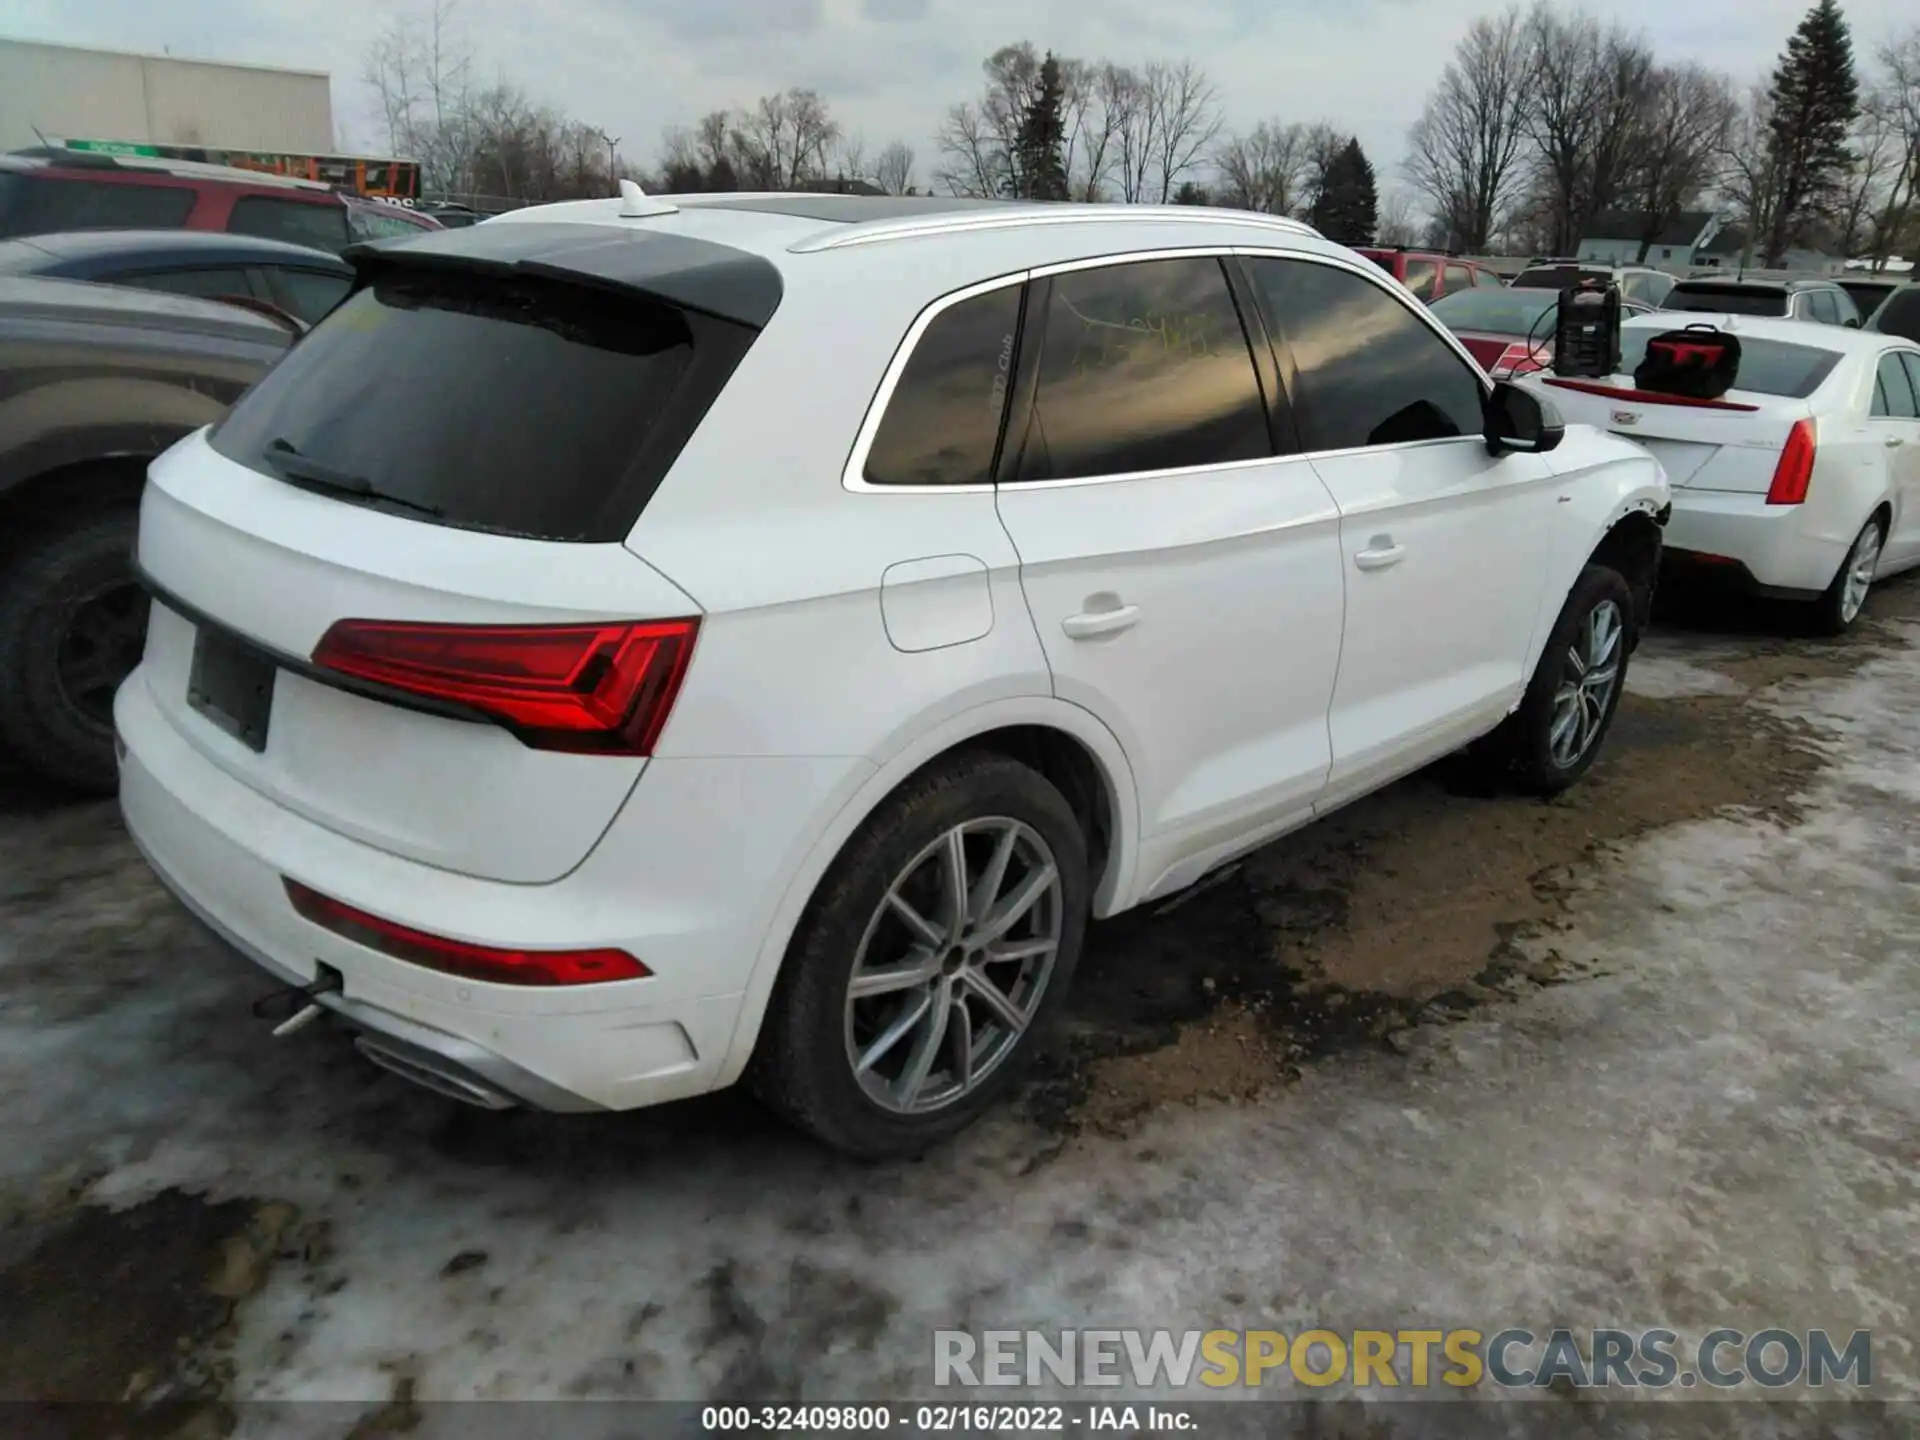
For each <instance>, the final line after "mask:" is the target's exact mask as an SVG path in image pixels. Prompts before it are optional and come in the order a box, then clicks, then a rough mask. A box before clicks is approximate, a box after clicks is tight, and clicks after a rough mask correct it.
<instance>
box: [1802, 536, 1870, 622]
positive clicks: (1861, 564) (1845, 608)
mask: <svg viewBox="0 0 1920 1440" xmlns="http://www.w3.org/2000/svg"><path fill="white" fill-rule="evenodd" d="M1885 543H1886V532H1885V531H1884V530H1883V529H1882V527H1881V523H1880V517H1879V516H1878V515H1875V516H1874V517H1873V518H1872V519H1870V520H1868V521H1867V523H1866V524H1865V525H1863V526H1861V527H1860V533H1859V534H1858V535H1857V536H1855V537H1854V541H1853V548H1852V549H1851V550H1849V551H1847V558H1846V559H1845V560H1843V561H1841V562H1840V570H1839V573H1837V574H1836V575H1835V576H1834V577H1833V583H1832V584H1831V585H1829V586H1828V587H1827V591H1826V594H1824V595H1822V596H1821V597H1820V598H1819V599H1818V600H1816V601H1814V602H1813V624H1814V628H1815V629H1816V630H1818V631H1819V632H1820V633H1821V634H1822V635H1841V634H1844V633H1846V631H1847V630H1848V629H1849V628H1850V627H1851V626H1852V625H1853V622H1854V621H1855V620H1857V619H1859V618H1860V610H1861V607H1862V606H1864V605H1865V604H1866V603H1867V591H1868V590H1870V589H1872V588H1873V580H1874V576H1875V575H1876V574H1877V573H1878V572H1879V569H1880V548H1881V546H1882V545H1884V544H1885Z"/></svg>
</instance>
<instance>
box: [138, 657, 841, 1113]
mask: <svg viewBox="0 0 1920 1440" xmlns="http://www.w3.org/2000/svg"><path fill="white" fill-rule="evenodd" d="M115 720H116V727H117V730H118V734H119V741H120V744H121V746H123V747H124V749H123V754H122V758H121V783H120V798H121V809H122V813H123V815H124V817H125V820H126V824H127V829H128V831H129V832H130V833H131V835H132V836H133V839H134V842H135V844H136V845H138V846H139V848H140V850H141V852H142V854H143V855H145V857H146V858H147V860H148V862H149V864H150V865H151V866H152V868H153V870H154V872H155V873H156V875H158V876H159V877H160V879H161V880H162V881H163V882H164V883H165V884H166V885H167V887H168V888H169V889H170V890H172V891H173V893H174V894H175V895H177V896H178V897H180V899H181V900H182V901H183V902H184V903H185V904H186V906H187V908H188V909H189V910H191V911H192V912H193V913H194V914H195V915H196V916H197V917H198V918H199V919H200V920H202V921H203V922H204V923H205V924H207V925H208V926H209V927H210V928H211V929H212V930H213V931H214V932H215V934H217V935H218V936H219V937H220V938H221V939H223V940H224V941H225V942H226V943H227V944H229V945H231V946H232V947H233V948H234V949H236V950H238V951H239V952H240V953H241V954H243V955H245V956H247V957H248V958H250V959H252V960H253V961H254V962H255V963H256V964H258V965H260V966H261V967H262V968H263V969H265V970H266V971H268V972H269V973H271V974H272V975H273V976H274V977H275V978H276V979H278V980H280V981H282V982H284V983H287V984H297V985H305V984H308V983H310V982H312V981H313V980H314V979H315V978H316V976H318V975H319V974H320V973H321V967H322V966H325V967H328V968H329V969H331V970H333V971H337V972H338V973H339V976H340V980H341V988H340V990H339V991H338V992H337V993H334V994H329V995H326V996H324V997H323V999H322V1003H323V1004H324V1005H326V1007H327V1008H328V1009H329V1010H330V1011H332V1012H333V1014H334V1016H335V1017H337V1018H338V1019H339V1020H340V1021H342V1022H344V1023H345V1024H346V1025H348V1026H349V1027H351V1028H352V1029H353V1030H355V1031H356V1032H357V1039H358V1043H359V1044H360V1047H361V1049H362V1050H363V1051H366V1052H367V1053H368V1055H369V1056H370V1058H373V1059H375V1060H377V1061H378V1062H379V1063H381V1064H383V1065H386V1066H387V1067H388V1068H390V1069H393V1070H396V1071H397V1072H399V1073H401V1074H404V1075H406V1076H407V1077H408V1078H410V1079H413V1080H416V1081H419V1082H420V1083H424V1084H428V1085H429V1086H431V1088H434V1089H438V1090H441V1091H442V1092H443V1093H448V1094H454V1095H456V1096H457V1097H458V1098H461V1099H464V1100H468V1101H471V1102H473V1103H477V1104H484V1105H493V1106H499V1105H505V1104H525V1105H530V1106H534V1107H537V1108H540V1109H546V1110H592V1109H628V1108H632V1107H636V1106H642V1105H649V1104H655V1103H658V1102H661V1101H665V1100H672V1099H677V1098H680V1097H683V1096H688V1095H694V1094H699V1093H701V1092H703V1091H706V1090H710V1089H713V1088H715V1087H716V1086H717V1085H719V1084H720V1083H722V1082H723V1077H724V1076H727V1075H729V1074H731V1073H733V1071H734V1070H737V1066H730V1065H729V1056H730V1053H731V1050H732V1047H733V1046H734V1045H735V1043H736V1041H737V1040H740V1039H741V1038H742V1037H738V1036H736V1028H737V1022H738V1019H739V1015H740V1010H741V999H742V992H743V991H744V990H745V988H746V984H747V980H748V976H749V971H750V969H751V967H752V964H753V962H754V961H755V959H756V958H757V957H758V955H759V953H760V950H761V947H762V942H763V940H764V936H765V931H766V927H767V923H768V915H769V913H770V912H771V911H772V909H773V908H774V906H775V905H776V904H777V902H778V900H779V899H780V897H781V895H782V893H783V892H784V890H785V888H786V883H787V878H788V876H789V875H790V874H791V873H792V870H793V869H794V868H797V864H798V855H799V854H801V853H804V850H805V842H806V841H808V840H809V839H810V838H811V836H812V835H813V833H815V830H814V827H816V826H817V824H818V823H819V822H818V805H819V803H820V802H821V801H824V800H825V799H826V798H827V797H826V795H825V793H823V792H829V791H832V790H833V789H834V788H835V785H834V783H833V777H834V776H835V775H838V774H839V773H840V772H841V771H842V770H843V769H844V762H840V763H837V764H834V765H828V764H827V763H826V762H820V761H778V762H756V761H745V762H740V761H713V762H707V761H682V762H668V763H661V764H659V765H657V766H655V767H650V769H649V775H648V779H649V783H648V784H646V785H642V786H640V787H638V789H637V790H636V792H635V794H634V795H632V796H630V797H629V798H628V800H627V802H626V805H625V806H624V807H623V809H622V811H621V813H620V815H619V817H617V818H616V820H615V822H614V824H613V825H612V826H611V827H610V828H609V829H608V831H607V833H606V834H605V835H604V836H603V837H602V839H601V842H600V844H599V845H598V846H597V847H596V848H595V849H594V851H593V853H592V854H590V855H589V856H588V857H587V859H585V860H583V861H582V862H581V863H580V864H579V865H578V866H577V867H576V868H575V869H574V870H573V871H572V872H570V873H569V874H568V875H567V876H565V877H563V878H562V879H561V880H558V881H555V882H553V883H552V884H548V885H523V884H511V883H505V882H498V881H488V880H481V879H478V878H475V877H472V876H465V875H459V874H455V873H453V872H450V871H447V870H442V869H437V868H435V867H432V866H428V865H423V864H420V863H418V862H416V861H411V860H407V859H404V858H401V857H398V856H395V855H392V854H389V853H387V852H384V851H380V850H376V849H374V848H372V847H370V846H368V845H365V844H363V843H361V842H359V841H356V840H353V839H351V838H349V837H347V836H344V835H340V834H337V833H335V832H333V831H331V830H328V829H326V828H324V827H322V826H320V825H317V824H315V823H314V822H312V821H310V820H307V819H306V818H304V817H302V816H300V815H298V814H295V813H294V812H292V811H291V810H288V809H286V808H284V807H282V806H280V805H277V804H275V803H274V802H273V801H271V800H270V799H268V798H267V797H265V796H263V795H261V794H260V793H259V792H258V791H256V790H254V789H252V788H251V787H249V786H247V785H246V784H244V783H243V782H242V781H240V780H239V779H237V778H235V777H234V776H233V775H232V774H230V773H229V772H228V771H227V769H226V768H224V767H223V766H222V765H220V764H218V763H216V762H215V761H214V760H213V759H211V758H209V756H208V755H206V754H205V753H203V752H202V749H201V745H202V743H205V744H213V743H216V738H215V737H198V736H195V737H192V738H189V737H188V736H186V735H184V734H182V733H181V731H180V730H179V729H177V728H176V727H175V725H174V724H173V722H172V721H171V720H170V719H169V718H168V717H167V716H165V715H164V714H163V713H162V712H161V711H160V709H159V707H158V705H157V704H156V702H155V700H154V697H153V695H152V693H151V691H150V689H149V685H148V677H147V674H146V671H145V669H144V667H143V668H142V669H139V670H136V671H135V672H134V674H133V676H132V677H131V678H130V679H129V680H128V682H127V683H126V684H125V685H124V686H122V688H121V690H120V694H119V697H118V699H117V701H116V705H115ZM217 739H218V740H224V737H217ZM743 768H747V769H748V770H749V773H747V774H741V773H740V771H741V769H743ZM721 771H725V772H726V773H724V774H723V773H720V772H721ZM643 792H644V794H645V795H646V796H647V799H646V800H645V801H643V800H641V798H640V796H641V794H642V793H643ZM782 837H784V840H783V839H782ZM284 877H291V878H294V879H297V880H299V881H300V882H301V883H302V884H305V885H309V886H311V887H312V888H313V889H315V890H317V891H319V892H321V893H322V894H325V895H329V896H332V897H334V898H336V899H339V900H341V901H344V902H346V903H347V904H349V905H354V906H357V907H360V908H362V909H365V910H367V911H369V912H371V913H373V914H376V915H381V916H383V917H385V918H388V919H391V920H394V921H396V922H398V923H400V924H403V925H408V926H412V927H414V928H417V929H420V930H425V931H428V932H430V933H433V934H440V935H447V936H449V937H452V938H456V939H465V940H472V941H476V942H479V943H494V944H507V945H535V946H542V945H544V946H555V947H567V946H579V945H590V944H609V945H617V946H620V947H621V948H623V949H626V950H628V951H629V952H631V953H632V954H635V955H637V956H639V957H640V958H641V959H642V960H643V961H644V962H645V963H646V964H647V965H648V967H649V968H650V969H651V970H652V971H653V972H654V973H653V974H652V975H651V976H650V977H648V978H646V979H643V980H632V981H620V982H614V983H610V984H604V985H585V986H574V987H564V988H560V987H553V988H540V987H525V986H511V985H497V984H488V983H483V982H479V981H474V980H469V979H466V978H463V977H458V976H452V975H447V974H443V973H440V972H438V971H433V970H428V969H426V968H424V967H421V966H417V965H413V964H410V963H407V962H405V961H401V960H397V959H394V958H392V957H390V956H387V955H384V954H381V953H379V952H377V951H373V950H370V949H367V948H365V947H363V946H361V945H358V944H356V943H354V942H352V941H350V940H347V939H345V938H343V937H341V936H338V935H335V934H333V933H332V932H331V931H328V930H325V929H322V928H320V927H318V926H316V925H313V924H311V923H310V922H308V921H307V920H305V919H303V918H302V917H301V916H299V915H297V914H296V913H295V912H294V910H293V908H292V905H291V904H290V903H289V902H288V900H287V897H286V893H285V888H284ZM751 1041H752V1037H751V1036H750V1035H749V1036H745V1037H744V1043H746V1044H749V1045H750V1044H751Z"/></svg>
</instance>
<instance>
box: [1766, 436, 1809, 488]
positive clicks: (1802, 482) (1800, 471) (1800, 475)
mask: <svg viewBox="0 0 1920 1440" xmlns="http://www.w3.org/2000/svg"><path fill="white" fill-rule="evenodd" d="M1813 448H1814V447H1813V421H1811V420H1796V421H1794V422H1793V429H1792V430H1791V431H1790V432H1788V435H1787V443H1786V444H1785V445H1783V446H1782V447H1781V449H1780V463H1779V464H1777V465H1775V466H1774V467H1773V484H1771V485H1770V486H1768V487H1767V504H1769V505H1799V504H1801V503H1802V502H1804V501H1805V500H1806V498H1807V483H1808V482H1809V481H1811V480H1812V479H1813Z"/></svg>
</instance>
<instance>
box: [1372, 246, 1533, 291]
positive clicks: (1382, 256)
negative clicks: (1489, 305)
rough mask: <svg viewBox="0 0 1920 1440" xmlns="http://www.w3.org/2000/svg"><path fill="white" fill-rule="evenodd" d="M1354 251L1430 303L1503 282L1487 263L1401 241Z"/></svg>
mask: <svg viewBox="0 0 1920 1440" xmlns="http://www.w3.org/2000/svg"><path fill="white" fill-rule="evenodd" d="M1354 253H1355V254H1357V255H1364V256H1366V257H1367V259H1369V260H1371V261H1373V263H1374V264H1376V265H1378V266H1379V267H1380V268H1381V269H1382V270H1384V271H1386V272H1387V273H1388V274H1389V275H1391V276H1393V278H1394V279H1396V280H1398V281H1399V282H1400V283H1401V284H1402V285H1404V286H1406V287H1407V289H1409V290H1411V291H1412V292H1413V293H1414V295H1415V296H1416V297H1417V298H1419V299H1421V300H1424V301H1427V302H1429V303H1431V302H1432V301H1435V300H1438V299H1439V298H1440V297H1441V296H1442V295H1450V294H1453V293H1454V292H1455V291H1459V290H1471V289H1472V288H1474V287H1475V286H1476V285H1489V286H1493V285H1499V284H1501V283H1502V281H1501V279H1500V277H1499V276H1498V275H1496V274H1494V273H1493V271H1491V270H1489V269H1488V268H1487V267H1486V266H1484V265H1476V264H1475V263H1474V262H1473V261H1471V260H1462V259H1461V258H1460V257H1459V256H1458V255H1446V254H1443V253H1441V252H1440V251H1437V250H1409V249H1406V248H1405V247H1404V246H1400V245H1364V246H1361V247H1359V248H1358V249H1356V250H1355V251H1354Z"/></svg>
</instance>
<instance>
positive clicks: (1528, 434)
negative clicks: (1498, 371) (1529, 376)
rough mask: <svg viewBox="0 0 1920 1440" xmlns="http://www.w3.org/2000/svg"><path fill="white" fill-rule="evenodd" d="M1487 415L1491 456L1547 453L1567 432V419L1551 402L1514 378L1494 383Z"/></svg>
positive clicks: (1488, 449) (1487, 433)
mask: <svg viewBox="0 0 1920 1440" xmlns="http://www.w3.org/2000/svg"><path fill="white" fill-rule="evenodd" d="M1485 418H1486V436H1487V453H1488V454H1489V455H1509V454H1520V455H1544V454H1545V453H1546V452H1547V451H1549V450H1551V449H1553V448H1554V447H1555V446H1557V445H1559V443H1560V442H1561V441H1562V440H1563V439H1565V438H1566V434H1567V425H1566V422H1565V421H1564V420H1562V419H1561V418H1560V412H1559V411H1558V410H1556V409H1554V408H1553V405H1552V403H1551V402H1549V401H1547V400H1545V399H1543V398H1542V397H1540V396H1538V395H1536V394H1534V393H1533V392H1532V391H1531V390H1527V389H1523V388H1522V387H1520V386H1518V385H1515V384H1514V383H1513V382H1512V381H1511V380H1496V381H1494V382H1493V393H1492V394H1491V395H1489V396H1488V397H1487V403H1486V409H1485Z"/></svg>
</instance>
